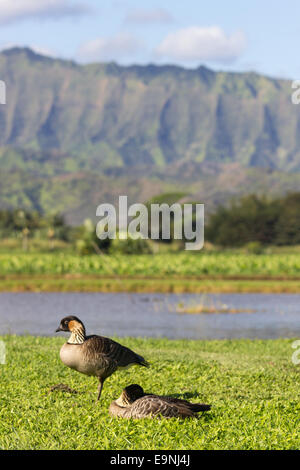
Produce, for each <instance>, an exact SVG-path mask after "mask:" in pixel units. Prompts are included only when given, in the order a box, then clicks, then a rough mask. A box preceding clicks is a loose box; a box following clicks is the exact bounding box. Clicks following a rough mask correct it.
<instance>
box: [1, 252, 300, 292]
mask: <svg viewBox="0 0 300 470" xmlns="http://www.w3.org/2000/svg"><path fill="white" fill-rule="evenodd" d="M0 279H1V283H0V290H1V291H26V290H27V291H72V290H76V291H78V292H88V291H90V292H94V291H102V292H119V291H129V292H177V293H181V292H295V293H297V292H300V282H299V281H300V252H295V253H273V254H261V255H254V254H244V253H232V252H228V253H226V252H225V253H197V254H194V253H184V252H183V253H164V254H156V255H135V256H133V255H131V256H128V255H127V256H126V255H115V256H99V255H89V256H79V255H74V254H70V253H52V254H47V253H43V254H41V253H0Z"/></svg>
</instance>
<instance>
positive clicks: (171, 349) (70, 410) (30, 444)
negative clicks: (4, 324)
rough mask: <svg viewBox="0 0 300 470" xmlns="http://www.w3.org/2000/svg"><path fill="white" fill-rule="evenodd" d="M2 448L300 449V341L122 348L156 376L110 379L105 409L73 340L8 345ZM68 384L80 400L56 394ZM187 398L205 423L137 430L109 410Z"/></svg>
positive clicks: (149, 423)
mask: <svg viewBox="0 0 300 470" xmlns="http://www.w3.org/2000/svg"><path fill="white" fill-rule="evenodd" d="M2 339H3V340H4V341H5V342H6V345H7V364H6V365H0V374H1V380H0V396H1V408H0V414H1V416H0V448H1V449H120V450H121V449H132V450H133V449H297V448H299V446H300V434H299V412H300V404H299V366H295V365H293V363H292V361H291V356H292V353H293V351H294V350H293V349H292V347H291V345H292V340H274V341H270V340H269V341H260V340H256V341H250V340H235V341H185V340H182V341H168V340H164V339H161V340H156V339H155V340H154V339H130V338H126V339H124V338H123V339H122V340H121V341H122V343H123V344H125V345H127V346H129V347H131V348H133V349H134V350H136V351H137V352H140V353H141V354H143V355H144V356H145V357H146V358H147V359H148V360H150V362H151V363H152V367H151V369H144V368H137V367H136V368H131V369H129V370H127V371H122V372H118V373H116V374H114V375H113V376H112V377H110V378H109V379H108V380H107V381H106V383H105V385H104V390H103V395H102V399H101V402H100V403H97V404H96V403H95V398H96V388H97V381H96V379H95V378H91V377H86V376H84V375H81V374H79V373H77V372H75V371H72V370H70V369H68V368H66V367H65V366H64V365H63V364H62V363H61V362H60V360H59V356H58V352H59V348H60V345H61V344H62V343H63V341H64V340H63V338H41V337H36V338H34V337H30V336H28V337H18V336H6V337H3V338H2ZM61 382H62V383H65V384H67V385H69V386H70V387H71V388H73V389H76V390H77V391H78V392H79V393H78V394H77V395H72V394H68V393H63V392H59V391H56V392H52V393H49V389H50V387H51V386H52V385H55V384H57V383H61ZM130 383H139V384H141V385H142V386H143V387H144V388H145V389H146V390H149V391H154V392H158V393H164V394H178V396H181V397H185V398H188V399H190V400H193V401H203V402H207V403H211V404H212V406H213V407H212V410H211V412H209V413H206V414H204V415H202V417H201V418H200V419H198V420H197V419H190V420H186V421H182V420H177V419H172V420H164V419H162V420H156V419H155V420H151V419H145V420H140V421H130V420H129V421H128V420H122V419H116V418H111V417H109V415H108V406H109V403H110V402H111V400H113V399H115V398H116V397H117V396H118V395H119V394H120V392H121V389H122V388H123V387H124V386H126V385H128V384H130Z"/></svg>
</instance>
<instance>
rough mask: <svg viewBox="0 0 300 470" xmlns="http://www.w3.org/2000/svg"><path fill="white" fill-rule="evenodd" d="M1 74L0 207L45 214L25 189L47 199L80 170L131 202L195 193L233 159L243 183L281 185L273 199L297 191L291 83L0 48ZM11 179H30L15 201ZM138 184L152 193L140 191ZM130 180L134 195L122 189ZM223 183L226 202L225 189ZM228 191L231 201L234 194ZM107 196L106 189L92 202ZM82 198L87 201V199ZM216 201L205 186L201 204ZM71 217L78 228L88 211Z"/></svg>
mask: <svg viewBox="0 0 300 470" xmlns="http://www.w3.org/2000/svg"><path fill="white" fill-rule="evenodd" d="M0 79H2V80H4V81H5V82H6V88H7V104H6V105H5V106H0V172H1V174H2V178H1V187H0V196H1V200H0V206H1V205H2V206H3V205H7V204H9V205H10V206H13V205H14V204H16V203H18V204H20V205H22V204H23V205H24V204H25V205H27V204H29V200H30V199H32V200H35V202H32V204H33V205H34V204H35V205H36V206H37V207H39V208H40V209H41V210H48V205H47V203H45V195H44V196H43V197H42V196H41V195H40V196H39V197H37V196H34V197H33V198H31V197H30V192H31V191H32V194H33V195H36V194H38V190H37V189H36V185H37V186H38V187H40V186H39V185H42V186H43V188H44V190H43V191H45V187H47V188H48V189H47V190H48V191H49V193H52V191H54V187H55V183H54V182H53V181H55V178H56V177H57V176H59V175H73V176H74V175H78V174H81V175H82V178H73V180H74V181H77V183H76V184H77V185H79V186H81V185H82V184H83V181H84V176H83V175H86V181H90V178H91V173H92V174H93V175H97V177H99V181H102V183H103V182H104V181H105V178H106V179H107V181H111V182H113V181H115V182H116V184H117V185H118V184H120V185H121V186H122V188H124V190H127V191H128V192H129V193H130V194H131V196H132V197H133V196H134V197H135V198H136V200H137V201H140V202H143V201H141V198H143V197H144V195H145V196H146V195H147V196H148V195H149V196H150V197H152V196H154V195H155V194H154V193H153V192H154V190H160V191H164V189H165V186H167V187H168V188H170V187H173V186H174V187H176V186H177V185H178V184H180V185H182V186H185V189H186V188H188V189H190V188H189V186H190V187H191V191H189V192H191V193H192V194H199V195H202V198H203V197H204V198H205V194H203V192H202V190H198V188H200V189H201V187H203V185H204V186H205V184H206V182H205V181H206V179H207V178H208V176H207V174H208V173H209V174H212V175H213V176H212V178H213V177H215V180H216V182H217V181H218V182H219V181H220V179H221V180H222V178H221V176H222V172H223V174H224V175H226V176H224V177H223V180H224V178H225V177H227V178H229V179H230V172H229V173H228V168H230V165H232V164H234V165H235V168H238V170H235V175H236V177H237V174H239V178H240V177H241V175H243V178H242V179H243V181H244V182H245V181H246V182H247V181H252V176H251V175H252V173H253V171H254V173H256V174H257V178H258V179H259V180H261V186H263V180H264V179H265V182H266V186H265V191H266V192H268V191H269V189H270V188H269V187H268V184H269V183H268V181H270V174H269V173H268V172H269V171H273V172H274V174H276V175H277V176H276V178H277V180H278V181H279V180H280V179H282V181H284V183H283V184H280V183H279V182H278V184H276V185H275V186H276V187H278V191H279V192H280V191H288V190H295V189H296V184H295V181H297V178H298V172H299V171H300V132H299V130H300V107H299V106H298V107H297V106H295V105H292V103H291V92H292V89H291V82H290V81H289V80H284V79H275V78H270V77H265V76H262V75H259V74H257V73H255V72H247V73H239V72H217V71H213V70H210V69H208V68H206V67H204V66H199V67H198V68H196V69H185V68H182V67H179V66H174V65H162V66H160V65H155V64H149V65H145V66H144V65H131V66H121V65H118V64H116V63H92V64H87V65H80V64H77V63H76V62H74V61H70V60H64V59H56V58H51V57H47V56H43V55H41V54H37V53H35V52H34V51H32V50H31V49H28V48H13V49H9V50H5V51H2V52H1V53H0ZM14 172H20V174H21V173H22V174H23V177H24V176H25V175H26V178H28V179H29V180H30V181H31V183H32V188H31V189H30V188H28V190H27V196H26V194H23V193H22V191H21V190H22V188H20V189H19V191H18V192H19V193H20V196H19V197H18V201H16V200H15V198H14V196H13V194H11V191H10V188H9V187H6V184H7V183H6V182H5V180H7V181H8V180H10V179H11V178H12V176H13V173H14ZM268 174H269V177H266V178H264V175H268ZM295 174H296V175H295ZM5 175H6V177H4V176H5ZM103 178H104V179H103ZM143 178H144V179H146V180H147V181H148V183H147V185H148V186H151V185H153V191H151V190H150V189H149V190H147V191H146V192H145V194H144V193H143V190H142V187H141V184H140V181H141V179H143ZM71 179H72V178H71ZM96 179H97V178H96ZM134 180H135V181H136V185H137V187H139V188H140V191H133V190H132V188H129V187H127V189H126V184H132V183H130V181H134ZM93 181H94V180H93ZM125 181H126V182H127V183H126V184H125V183H124V182H125ZM121 182H122V183H121ZM211 182H212V183H213V179H212V180H211ZM20 184H21V182H20ZM76 184H75V183H74V190H73V198H74V199H73V200H72V204H71V205H68V204H66V207H65V211H64V212H65V213H66V214H67V216H68V217H70V218H71V219H72V216H69V215H68V214H70V211H71V212H72V211H73V212H72V213H74V210H75V212H76V209H74V207H75V206H76V197H82V192H81V190H80V189H79V186H77V187H76ZM93 184H95V185H96V183H95V182H94V183H93ZM245 184H246V186H247V183H245ZM297 184H298V183H297ZM96 186H97V185H96ZM105 186H106V185H105ZM225 187H227V189H226V190H225V193H226V194H227V195H228V197H230V191H229V189H230V185H229V184H227V183H226V184H225ZM234 187H235V189H236V192H237V194H238V193H239V192H241V193H242V192H243V191H244V188H243V187H240V188H239V187H237V186H236V185H234ZM34 188H35V189H34ZM215 189H216V191H215V193H216V194H217V193H218V188H215ZM249 189H250V188H249ZM271 192H272V191H271ZM96 193H97V191H96V188H95V189H94V192H93V194H96ZM146 193H147V194H146ZM22 194H23V195H22ZM76 194H77V196H76ZM113 194H115V191H114V190H112V189H111V192H110V190H109V188H107V189H106V191H105V193H103V194H102V196H101V197H106V198H108V199H109V198H110V196H111V195H113ZM143 194H144V195H143ZM226 194H225V196H224V197H225V200H226V199H227V196H226ZM4 195H5V197H4ZM28 195H29V199H28ZM79 195H80V196H79ZM86 197H88V198H89V200H87V201H86V205H87V206H90V203H91V199H94V196H92V195H91V194H89V195H88V196H86ZM3 198H4V199H3ZM50 199H51V198H50ZM217 199H218V198H216V200H217ZM66 200H68V198H66ZM216 200H215V199H214V194H213V192H212V191H209V196H207V204H208V205H209V206H210V205H211V206H214V205H215V203H216ZM81 202H82V201H80V202H79V201H78V207H79V206H80V204H81ZM100 202H101V201H99V203H100ZM71 206H72V207H71ZM73 206H74V207H73ZM76 214H77V215H76V217H75V218H76V222H78V220H79V219H80V217H84V216H86V215H87V214H86V213H85V211H81V210H79V211H78V213H76ZM80 214H81V215H80ZM71 221H72V220H71Z"/></svg>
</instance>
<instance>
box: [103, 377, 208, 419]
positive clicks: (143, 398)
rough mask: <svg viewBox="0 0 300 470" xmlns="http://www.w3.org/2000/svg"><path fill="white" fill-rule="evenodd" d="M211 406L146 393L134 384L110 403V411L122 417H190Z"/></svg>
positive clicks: (113, 414)
mask: <svg viewBox="0 0 300 470" xmlns="http://www.w3.org/2000/svg"><path fill="white" fill-rule="evenodd" d="M210 408H211V406H210V405H204V404H201V403H190V402H188V401H186V400H180V399H179V398H172V397H164V396H159V395H153V394H146V393H144V390H143V389H142V387H140V386H139V385H136V384H133V385H129V386H128V387H126V388H124V390H123V392H122V394H121V396H120V397H119V398H118V399H117V400H116V401H113V402H112V403H111V404H110V407H109V413H110V415H111V416H119V417H122V418H146V417H151V418H153V417H155V416H160V417H162V416H163V417H165V418H190V417H194V416H197V413H199V411H208V410H210Z"/></svg>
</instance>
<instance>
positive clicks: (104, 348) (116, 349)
mask: <svg viewBox="0 0 300 470" xmlns="http://www.w3.org/2000/svg"><path fill="white" fill-rule="evenodd" d="M85 345H86V348H85V349H86V350H88V351H89V352H90V354H92V355H94V357H95V358H100V357H102V358H103V359H105V360H106V361H108V362H109V363H111V364H114V365H115V366H116V368H118V367H127V366H130V365H131V364H139V365H141V366H145V367H148V366H149V364H148V362H147V361H145V359H144V358H143V357H142V356H140V355H139V354H136V353H135V352H134V351H132V350H131V349H129V348H126V346H122V345H121V344H119V343H117V342H116V341H114V340H112V339H110V338H105V337H104V336H97V335H93V336H88V337H87V339H86V341H85Z"/></svg>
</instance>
